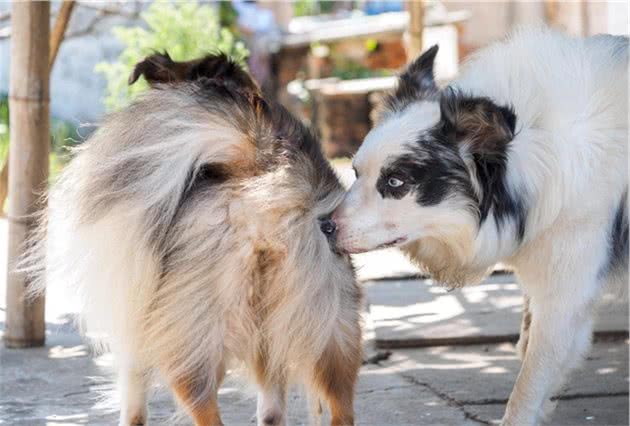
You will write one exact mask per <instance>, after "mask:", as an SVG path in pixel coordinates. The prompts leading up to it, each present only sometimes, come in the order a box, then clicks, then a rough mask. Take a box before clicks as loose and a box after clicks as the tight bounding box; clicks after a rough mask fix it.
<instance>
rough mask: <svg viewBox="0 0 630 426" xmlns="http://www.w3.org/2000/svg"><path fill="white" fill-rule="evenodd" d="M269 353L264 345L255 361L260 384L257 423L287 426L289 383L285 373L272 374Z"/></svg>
mask: <svg viewBox="0 0 630 426" xmlns="http://www.w3.org/2000/svg"><path fill="white" fill-rule="evenodd" d="M268 361H269V360H268V352H267V350H266V347H265V346H264V345H263V346H261V347H260V348H259V349H258V352H257V355H256V359H255V360H254V373H255V376H256V382H257V383H258V389H259V390H258V402H257V404H256V423H257V425H258V426H284V425H285V424H286V406H287V381H286V375H285V374H284V372H276V374H270V371H269V368H268Z"/></svg>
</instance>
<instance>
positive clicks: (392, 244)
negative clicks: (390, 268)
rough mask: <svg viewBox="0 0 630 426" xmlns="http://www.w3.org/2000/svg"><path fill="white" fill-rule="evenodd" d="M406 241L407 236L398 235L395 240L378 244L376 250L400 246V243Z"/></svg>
mask: <svg viewBox="0 0 630 426" xmlns="http://www.w3.org/2000/svg"><path fill="white" fill-rule="evenodd" d="M405 241H407V237H398V238H396V239H395V240H392V241H390V242H388V243H384V244H381V245H379V246H376V249H375V250H380V249H385V248H390V247H395V246H398V245H400V244H402V243H404V242H405Z"/></svg>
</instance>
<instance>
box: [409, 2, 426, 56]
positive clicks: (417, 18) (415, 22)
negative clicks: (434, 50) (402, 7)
mask: <svg viewBox="0 0 630 426" xmlns="http://www.w3.org/2000/svg"><path fill="white" fill-rule="evenodd" d="M407 11H408V12H409V29H408V30H407V38H406V42H407V43H406V44H407V61H409V62H411V61H412V60H414V59H415V58H416V57H417V56H418V55H420V53H422V32H423V31H424V2H423V1H422V0H409V1H408V2H407Z"/></svg>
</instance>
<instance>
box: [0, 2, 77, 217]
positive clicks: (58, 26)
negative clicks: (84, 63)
mask: <svg viewBox="0 0 630 426" xmlns="http://www.w3.org/2000/svg"><path fill="white" fill-rule="evenodd" d="M75 4H76V2H75V1H74V0H64V2H63V3H62V4H61V7H60V8H59V13H58V14H57V19H56V20H55V26H54V28H53V31H52V34H50V54H49V61H48V69H49V72H52V68H53V65H54V64H55V59H57V53H58V52H59V47H60V46H61V42H62V41H63V38H64V36H65V34H66V29H67V28H68V23H69V22H70V17H71V16H72V10H73V9H74V6H75ZM8 193H9V153H8V152H7V158H6V159H5V161H4V165H3V166H2V171H1V172H0V215H2V213H3V209H4V202H5V200H6V199H7V195H8Z"/></svg>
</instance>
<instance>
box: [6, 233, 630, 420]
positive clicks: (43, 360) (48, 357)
mask: <svg viewBox="0 0 630 426" xmlns="http://www.w3.org/2000/svg"><path fill="white" fill-rule="evenodd" d="M3 226H5V225H4V223H3V222H0V237H1V236H2V235H3V232H2V231H3V228H2V227H3ZM1 241H2V239H1V238H0V250H3V249H4V244H1ZM3 255H4V253H2V252H1V251H0V265H4V261H3ZM355 260H356V262H357V263H358V265H359V275H360V279H361V281H362V282H363V285H364V287H365V289H366V293H367V302H368V310H367V312H366V342H365V346H366V349H365V352H366V360H367V362H366V364H365V365H364V366H363V367H362V369H361V374H360V378H359V384H358V389H357V395H356V402H355V410H356V419H357V423H358V424H360V425H393V426H403V425H424V424H426V425H480V424H481V425H486V424H494V423H497V422H498V421H499V420H500V418H501V416H502V413H503V409H504V406H505V403H506V401H507V398H508V396H509V393H510V389H511V387H512V385H513V383H514V380H515V378H516V375H517V373H518V369H519V366H520V363H519V361H518V359H517V357H516V353H515V348H514V344H513V339H514V336H515V335H516V334H517V333H518V321H519V312H520V303H521V299H520V293H519V291H518V287H517V286H516V284H515V282H514V279H513V277H512V276H511V275H498V276H493V277H491V278H490V279H489V280H488V282H486V283H485V284H483V285H482V286H479V287H476V288H470V289H465V290H457V291H455V292H450V293H447V292H446V291H445V290H444V289H441V288H439V287H435V286H432V285H431V282H430V281H428V280H421V279H419V278H418V277H417V274H418V272H419V271H417V270H416V269H415V268H414V267H413V265H411V264H410V263H409V262H408V261H406V259H405V258H404V257H402V256H400V255H399V254H398V253H397V252H395V251H391V250H390V251H382V252H376V253H372V254H369V255H366V256H362V257H359V258H357V259H355ZM4 275H5V274H4V271H2V270H0V277H4ZM3 294H4V279H0V330H2V328H3V326H4V295H3ZM613 302H614V301H613ZM607 306H608V307H607V308H605V309H603V312H604V315H602V319H601V320H600V321H599V322H598V330H599V331H600V336H605V338H604V337H600V338H598V339H597V340H596V343H595V345H594V347H593V350H592V351H591V353H590V355H589V356H588V358H587V359H586V360H585V363H584V365H583V368H582V369H580V370H579V371H578V372H577V373H576V374H574V376H573V377H572V379H571V380H570V381H569V383H568V384H567V386H565V388H564V389H563V390H562V392H560V394H559V395H558V407H557V410H556V412H555V414H554V417H553V418H552V420H551V423H552V424H557V425H627V424H628V415H629V414H628V340H627V337H626V336H627V330H628V313H627V302H626V301H622V302H619V303H612V304H610V305H607ZM611 306H612V308H611ZM75 311H76V309H74V306H73V304H72V303H71V301H70V299H67V298H66V297H65V296H64V295H63V294H61V293H57V292H54V291H53V292H51V293H50V294H49V295H48V307H47V322H48V335H47V342H46V346H45V347H42V348H34V349H22V350H9V349H5V348H4V347H3V346H1V345H0V425H29V426H30V425H34V426H37V425H47V426H60V425H83V424H90V425H112V424H115V423H116V419H117V413H116V403H115V402H114V403H104V402H103V397H104V396H106V395H108V394H110V393H111V389H112V387H113V383H112V380H111V376H110V375H109V366H110V365H111V359H110V357H109V356H108V355H102V356H98V357H94V356H92V355H91V353H90V350H89V349H88V347H87V346H86V345H85V343H84V342H83V340H82V339H81V337H80V336H79V335H78V333H77V332H76V330H74V328H73V326H72V318H73V316H74V315H75ZM445 338H446V339H445ZM377 346H378V347H377ZM407 346H412V347H407ZM413 346H416V347H413ZM417 346H423V347H417ZM379 347H380V348H379ZM383 348H389V349H387V350H386V349H383ZM219 399H220V406H221V410H222V416H223V419H224V422H225V424H226V425H250V424H255V417H254V414H255V407H256V401H255V395H254V393H253V392H252V390H251V389H248V388H247V387H246V386H245V385H243V384H241V383H239V382H237V381H235V380H234V379H230V380H228V381H227V383H226V384H225V385H224V386H223V388H222V389H221V392H220V398H219ZM305 406H306V404H305V401H304V398H303V397H302V396H301V393H300V392H299V389H297V390H295V391H293V392H292V393H291V395H290V398H289V422H290V424H296V425H298V424H305V423H306V422H307V420H306V419H307V418H308V417H307V415H306V408H305ZM149 411H150V419H149V420H150V423H151V424H153V425H172V424H184V425H187V424H190V422H189V421H188V420H187V419H186V418H182V417H179V418H178V417H176V416H175V415H176V413H177V410H176V407H175V404H174V403H173V401H172V399H171V397H170V395H169V393H168V391H167V389H165V388H164V387H163V386H156V388H155V392H154V394H153V395H152V397H151V402H150V406H149Z"/></svg>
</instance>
